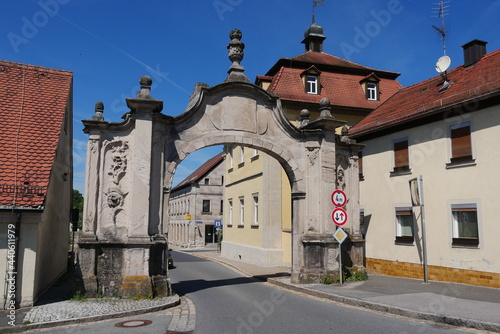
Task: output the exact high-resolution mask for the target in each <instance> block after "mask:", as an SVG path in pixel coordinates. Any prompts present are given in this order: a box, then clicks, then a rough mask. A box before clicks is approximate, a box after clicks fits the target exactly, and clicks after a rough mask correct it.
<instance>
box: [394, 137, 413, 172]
mask: <svg viewBox="0 0 500 334" xmlns="http://www.w3.org/2000/svg"><path fill="white" fill-rule="evenodd" d="M409 165H410V163H409V161H408V140H404V141H400V142H397V143H394V167H396V168H401V167H408V166H409Z"/></svg>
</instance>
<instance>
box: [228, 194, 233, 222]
mask: <svg viewBox="0 0 500 334" xmlns="http://www.w3.org/2000/svg"><path fill="white" fill-rule="evenodd" d="M227 202H228V204H229V205H228V206H229V225H233V200H232V199H230V200H228V201H227Z"/></svg>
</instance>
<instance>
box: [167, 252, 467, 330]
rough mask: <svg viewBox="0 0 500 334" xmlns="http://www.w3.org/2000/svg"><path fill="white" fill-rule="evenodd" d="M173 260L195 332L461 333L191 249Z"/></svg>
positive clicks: (177, 289) (177, 285) (172, 273)
mask: <svg viewBox="0 0 500 334" xmlns="http://www.w3.org/2000/svg"><path fill="white" fill-rule="evenodd" d="M174 259H175V261H174V263H175V267H174V268H173V269H171V270H170V278H171V282H172V283H173V284H172V287H173V289H174V291H175V292H176V293H178V294H181V295H185V296H186V297H188V298H190V299H191V300H192V301H193V303H194V305H195V307H196V329H195V332H194V334H230V333H235V334H254V333H265V334H267V333H269V334H270V333H273V334H274V333H279V334H280V333H286V334H295V333H335V334H342V333H346V334H347V333H348V334H352V333H384V334H389V333H397V334H407V333H408V334H409V333H426V334H432V333H436V334H437V333H464V331H460V330H458V329H455V328H445V327H442V326H437V325H433V324H429V323H424V322H417V321H413V320H409V319H406V318H401V317H394V316H386V315H384V314H380V313H375V312H370V311H365V310H360V309H356V308H352V307H347V306H344V305H339V304H335V303H333V302H329V301H323V300H319V299H316V298H311V297H308V296H304V295H299V294H296V293H292V292H288V291H286V290H282V289H280V288H278V287H275V286H272V285H270V284H267V283H262V282H259V281H256V280H253V279H251V278H247V277H243V276H241V275H239V274H237V273H235V272H234V271H232V270H230V269H229V268H227V267H225V266H223V265H221V264H218V263H216V262H212V261H208V260H205V259H201V258H199V257H196V256H193V255H190V254H186V253H182V252H174ZM402 298H404V297H402Z"/></svg>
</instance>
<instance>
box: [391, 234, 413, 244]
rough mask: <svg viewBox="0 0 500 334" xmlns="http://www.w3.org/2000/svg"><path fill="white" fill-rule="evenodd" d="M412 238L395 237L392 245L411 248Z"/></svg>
mask: <svg viewBox="0 0 500 334" xmlns="http://www.w3.org/2000/svg"><path fill="white" fill-rule="evenodd" d="M413 241H414V237H409V236H406V237H396V240H394V244H396V245H401V246H413Z"/></svg>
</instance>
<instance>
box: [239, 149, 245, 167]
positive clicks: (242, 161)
mask: <svg viewBox="0 0 500 334" xmlns="http://www.w3.org/2000/svg"><path fill="white" fill-rule="evenodd" d="M244 162H245V147H244V146H240V163H239V164H240V165H241V164H242V163H244Z"/></svg>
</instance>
